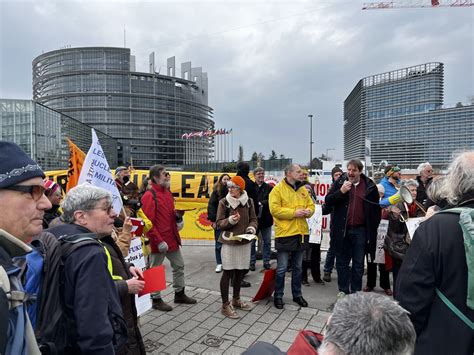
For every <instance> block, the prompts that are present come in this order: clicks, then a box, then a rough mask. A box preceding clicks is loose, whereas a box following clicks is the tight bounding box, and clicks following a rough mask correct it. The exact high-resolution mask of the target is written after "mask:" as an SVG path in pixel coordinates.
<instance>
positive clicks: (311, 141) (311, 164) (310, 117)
mask: <svg viewBox="0 0 474 355" xmlns="http://www.w3.org/2000/svg"><path fill="white" fill-rule="evenodd" d="M308 117H309V176H311V175H312V171H311V168H312V166H313V143H314V142H313V115H308Z"/></svg>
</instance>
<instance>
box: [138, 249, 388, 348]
mask: <svg viewBox="0 0 474 355" xmlns="http://www.w3.org/2000/svg"><path fill="white" fill-rule="evenodd" d="M182 252H183V257H184V260H185V265H186V266H185V280H186V285H187V287H186V293H187V294H188V295H190V296H192V297H195V298H196V299H197V300H198V302H197V304H196V305H174V304H173V302H172V301H173V297H174V293H173V289H172V287H171V285H169V286H168V288H167V289H166V291H164V292H163V297H164V299H165V301H167V302H169V303H170V304H171V305H173V307H174V309H173V311H171V312H166V313H165V312H160V311H155V310H151V311H149V312H147V313H146V314H145V315H143V316H142V317H141V324H142V327H141V330H142V334H143V336H144V339H145V341H146V346H147V351H149V352H150V353H152V354H241V353H242V352H243V351H244V350H245V349H247V348H248V347H249V346H250V345H252V344H253V343H254V342H256V341H259V340H261V341H266V342H270V343H273V344H275V345H276V346H278V347H279V348H280V349H281V350H282V351H286V350H287V349H288V347H289V346H290V345H291V343H292V342H293V340H294V339H295V336H296V334H297V332H298V330H300V329H311V330H313V331H316V332H322V330H323V328H324V326H325V324H326V321H327V319H328V317H329V315H330V311H331V309H332V306H333V304H334V302H335V298H336V294H337V280H336V279H335V278H333V281H332V282H330V283H326V284H325V285H319V284H315V283H313V282H312V281H311V280H310V283H311V285H310V286H302V291H303V296H304V298H305V299H306V300H307V301H308V303H309V307H307V308H301V307H299V306H298V305H297V304H295V303H293V302H292V299H291V287H290V274H289V273H287V278H286V284H285V297H284V298H283V300H284V301H285V303H286V304H285V309H284V310H278V309H276V308H275V307H274V306H273V299H272V298H270V299H267V300H264V301H260V302H259V303H258V304H256V305H255V307H254V308H253V309H252V310H251V311H250V312H242V311H240V314H241V315H242V317H241V318H240V319H227V318H225V317H224V316H223V315H222V314H221V313H220V307H221V304H222V303H221V300H220V292H219V281H220V277H221V274H216V273H215V272H214V268H215V261H214V246H213V245H208V246H205V245H200V246H196V245H185V246H183V249H182ZM322 259H323V261H324V253H323V256H322ZM275 264H276V262H275V260H272V266H273V267H275V266H276V265H275ZM165 265H166V276H167V281H169V282H170V281H171V280H172V274H171V269H170V267H169V263H168V262H167V261H165ZM321 269H322V265H321ZM262 271H263V268H262V261H261V260H259V261H257V270H256V271H255V272H250V273H249V274H248V275H247V276H246V277H245V279H246V280H247V281H249V282H251V284H252V287H250V288H243V289H241V295H242V299H243V300H245V301H249V300H250V298H251V297H252V296H254V295H255V293H256V292H257V290H258V287H259V285H260V282H261V280H262V278H263V273H262ZM334 276H335V272H334V273H333V277H334ZM364 285H365V281H364ZM230 292H232V289H231V290H230ZM379 292H381V290H379ZM238 312H239V311H238ZM212 345H214V346H212Z"/></svg>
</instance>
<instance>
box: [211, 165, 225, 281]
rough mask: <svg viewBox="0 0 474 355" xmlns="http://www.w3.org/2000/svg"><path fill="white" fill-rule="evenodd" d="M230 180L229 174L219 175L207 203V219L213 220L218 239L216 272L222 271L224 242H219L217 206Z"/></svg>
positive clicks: (215, 235) (216, 238) (216, 239)
mask: <svg viewBox="0 0 474 355" xmlns="http://www.w3.org/2000/svg"><path fill="white" fill-rule="evenodd" d="M229 180H230V176H229V174H222V175H221V176H219V179H218V180H217V183H216V184H214V189H213V190H212V194H211V198H210V199H209V203H208V205H207V219H208V220H209V221H211V222H212V228H214V240H215V241H216V246H215V253H216V264H217V266H216V272H222V258H221V249H222V244H221V243H220V242H219V236H220V234H221V231H220V229H219V228H217V225H216V219H217V207H218V206H219V201H220V200H221V199H223V198H224V197H225V196H226V195H227V182H228V181H229Z"/></svg>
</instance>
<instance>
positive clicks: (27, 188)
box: [3, 185, 46, 201]
mask: <svg viewBox="0 0 474 355" xmlns="http://www.w3.org/2000/svg"><path fill="white" fill-rule="evenodd" d="M3 189H4V190H10V191H18V192H24V193H29V194H30V195H31V197H32V198H33V200H35V201H39V200H40V199H41V197H43V195H44V192H45V191H46V189H45V188H44V187H43V186H41V185H12V186H8V187H4V188H3Z"/></svg>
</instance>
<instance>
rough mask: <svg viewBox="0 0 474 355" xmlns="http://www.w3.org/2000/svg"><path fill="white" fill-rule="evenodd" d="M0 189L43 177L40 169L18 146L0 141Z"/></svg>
mask: <svg viewBox="0 0 474 355" xmlns="http://www.w3.org/2000/svg"><path fill="white" fill-rule="evenodd" d="M0 162H1V163H0V189H3V188H5V187H9V186H13V185H16V184H18V183H20V182H22V181H25V180H29V179H31V178H35V177H40V178H42V179H44V177H45V175H44V172H43V170H42V169H41V167H40V166H39V165H38V164H37V163H36V162H35V161H33V160H32V159H31V158H30V157H29V156H28V155H27V154H26V153H25V152H24V151H23V150H22V149H21V148H20V147H19V146H18V145H16V144H15V143H12V142H6V141H0Z"/></svg>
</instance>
